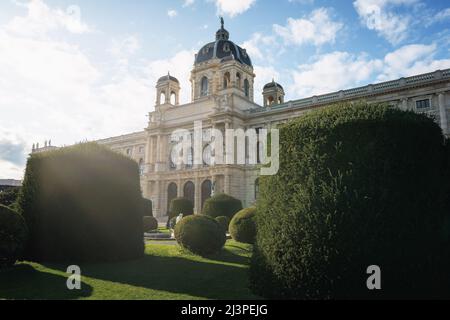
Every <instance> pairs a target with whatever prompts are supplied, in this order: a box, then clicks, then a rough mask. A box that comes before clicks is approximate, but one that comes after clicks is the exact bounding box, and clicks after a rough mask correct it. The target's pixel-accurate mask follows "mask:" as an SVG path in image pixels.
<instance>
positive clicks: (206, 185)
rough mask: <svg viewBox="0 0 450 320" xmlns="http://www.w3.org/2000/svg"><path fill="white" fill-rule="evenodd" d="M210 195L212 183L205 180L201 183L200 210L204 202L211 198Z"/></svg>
mask: <svg viewBox="0 0 450 320" xmlns="http://www.w3.org/2000/svg"><path fill="white" fill-rule="evenodd" d="M211 195H212V182H211V180H205V181H203V183H202V209H203V206H204V205H205V202H206V200H208V199H209V198H211Z"/></svg>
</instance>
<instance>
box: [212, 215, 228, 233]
mask: <svg viewBox="0 0 450 320" xmlns="http://www.w3.org/2000/svg"><path fill="white" fill-rule="evenodd" d="M215 220H216V221H217V223H218V224H219V225H220V226H221V227H222V229H223V231H224V232H225V233H227V232H228V229H229V227H230V218H228V217H225V216H221V217H217V218H216V219H215Z"/></svg>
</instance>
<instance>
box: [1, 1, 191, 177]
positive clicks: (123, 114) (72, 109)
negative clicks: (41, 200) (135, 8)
mask: <svg viewBox="0 0 450 320" xmlns="http://www.w3.org/2000/svg"><path fill="white" fill-rule="evenodd" d="M25 8H26V10H27V13H28V15H27V17H30V18H29V19H30V21H26V20H22V21H21V23H23V24H22V25H31V22H34V17H33V15H32V14H31V11H33V10H35V9H33V7H32V6H26V7H25ZM48 12H50V13H53V14H54V15H57V16H59V12H58V11H55V10H54V9H51V10H50V11H48ZM49 19H50V20H52V21H54V20H55V19H56V18H55V17H54V16H50V17H49ZM12 21H18V20H17V18H14V19H13V20H12ZM11 25H12V23H8V24H7V26H0V97H1V99H0V128H2V130H0V177H1V178H19V179H20V178H21V176H22V174H23V164H21V163H20V162H17V161H13V159H12V158H11V155H12V153H11V150H13V151H15V153H14V155H15V156H17V152H19V156H20V153H21V154H22V157H23V159H24V160H25V159H26V157H27V153H29V152H30V151H31V146H32V144H33V143H35V142H40V144H41V145H43V142H44V140H48V139H52V140H53V144H54V145H64V144H67V145H69V144H73V143H76V142H78V141H82V140H85V139H89V140H93V139H99V138H105V137H109V136H115V135H119V134H125V133H129V132H134V131H140V130H143V128H145V127H146V125H147V120H146V114H147V113H148V112H150V111H152V109H153V106H154V101H155V100H156V97H155V88H154V86H155V84H156V80H157V79H158V78H159V77H160V76H163V75H164V74H167V71H168V70H170V71H171V72H172V73H173V75H174V76H177V77H179V79H180V82H181V83H182V86H183V91H182V92H183V94H184V95H183V96H182V97H183V99H184V100H183V102H186V101H189V100H190V97H189V94H190V90H189V87H190V86H189V71H190V70H189V66H190V65H192V63H193V59H194V52H188V51H182V52H180V53H179V54H177V55H175V56H174V57H172V58H171V59H167V60H160V61H153V62H151V61H142V60H138V61H136V62H135V63H134V64H133V65H131V64H130V66H129V65H128V64H127V63H124V61H125V62H127V61H128V59H129V58H130V57H131V56H132V55H133V54H135V53H136V51H137V50H138V49H139V47H140V44H139V41H138V38H137V37H136V36H134V35H128V36H123V37H120V36H118V37H117V38H116V39H113V40H111V43H112V45H111V47H110V48H109V50H108V49H106V50H105V51H108V52H109V53H110V54H111V55H110V56H109V57H108V56H107V58H108V60H106V61H104V63H98V62H94V61H93V60H92V58H91V57H90V56H89V55H88V54H87V53H86V52H85V51H83V49H82V48H80V47H79V45H77V44H74V43H71V42H68V40H67V39H68V38H66V37H54V36H53V34H52V33H53V31H55V32H59V31H61V30H63V31H69V30H67V29H66V27H65V25H63V24H59V25H58V26H52V28H47V27H45V28H41V29H39V30H40V32H39V34H38V35H37V34H32V33H26V32H21V33H20V34H18V32H17V30H16V29H14V28H11ZM43 25H44V26H48V24H46V23H43ZM61 39H65V40H61ZM11 132H13V133H14V137H12V136H11ZM18 146H23V148H18ZM19 158H20V157H19Z"/></svg>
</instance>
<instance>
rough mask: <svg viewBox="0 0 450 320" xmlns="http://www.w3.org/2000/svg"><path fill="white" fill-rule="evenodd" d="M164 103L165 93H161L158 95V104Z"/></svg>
mask: <svg viewBox="0 0 450 320" xmlns="http://www.w3.org/2000/svg"><path fill="white" fill-rule="evenodd" d="M165 103H166V93H165V92H164V91H161V94H160V95H159V104H165Z"/></svg>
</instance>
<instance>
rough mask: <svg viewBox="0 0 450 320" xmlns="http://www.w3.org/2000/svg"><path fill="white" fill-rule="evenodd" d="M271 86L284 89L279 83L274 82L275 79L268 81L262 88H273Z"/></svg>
mask: <svg viewBox="0 0 450 320" xmlns="http://www.w3.org/2000/svg"><path fill="white" fill-rule="evenodd" d="M273 88H279V89H281V90H283V91H284V88H283V86H282V85H281V84H279V83H276V82H275V80H272V82H269V83H268V84H266V85H265V86H264V90H268V89H273Z"/></svg>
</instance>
